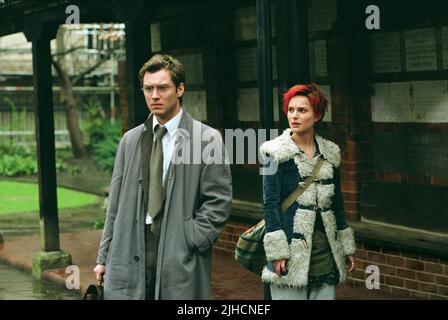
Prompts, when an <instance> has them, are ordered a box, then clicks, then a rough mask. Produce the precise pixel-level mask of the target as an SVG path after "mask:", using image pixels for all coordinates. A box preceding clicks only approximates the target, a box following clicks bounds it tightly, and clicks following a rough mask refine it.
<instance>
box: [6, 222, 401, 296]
mask: <svg viewBox="0 0 448 320" xmlns="http://www.w3.org/2000/svg"><path fill="white" fill-rule="evenodd" d="M100 238H101V230H94V231H90V230H87V231H78V232H73V233H63V234H61V237H60V241H61V248H62V249H63V250H64V251H65V252H67V253H70V254H71V255H72V259H73V264H75V265H77V266H78V267H79V268H80V280H81V291H82V290H84V289H85V288H86V287H87V285H89V284H90V283H92V282H95V277H94V274H93V272H92V269H93V268H94V266H95V258H96V254H97V249H98V244H99V242H100ZM39 250H40V237H39V236H28V237H23V238H18V239H14V240H12V241H10V242H8V241H6V242H5V243H4V244H0V261H3V262H6V263H8V264H10V265H13V266H16V267H19V268H21V269H25V270H28V271H30V270H31V261H32V256H33V254H34V253H35V252H37V251H39ZM68 275H69V274H66V273H65V269H56V270H50V271H47V272H45V273H44V275H43V277H44V278H45V279H48V280H50V281H55V282H57V283H59V284H60V285H62V286H65V278H66V277H67V276H68ZM212 286H213V293H214V298H215V299H220V300H221V299H223V300H224V299H225V300H227V299H232V300H245V299H248V300H261V299H263V289H262V285H261V282H260V279H259V277H258V276H256V275H254V274H252V273H250V272H247V271H245V270H244V269H242V268H241V267H240V266H239V265H238V264H237V263H236V262H235V261H234V259H233V257H229V256H226V255H223V254H220V253H219V252H215V255H214V260H213V271H212ZM336 297H337V299H343V300H347V299H348V300H354V299H362V300H379V299H386V300H391V299H396V298H395V297H393V296H390V295H387V294H384V293H381V292H378V291H375V290H367V289H365V288H353V287H350V286H348V285H339V286H338V287H337V290H336Z"/></svg>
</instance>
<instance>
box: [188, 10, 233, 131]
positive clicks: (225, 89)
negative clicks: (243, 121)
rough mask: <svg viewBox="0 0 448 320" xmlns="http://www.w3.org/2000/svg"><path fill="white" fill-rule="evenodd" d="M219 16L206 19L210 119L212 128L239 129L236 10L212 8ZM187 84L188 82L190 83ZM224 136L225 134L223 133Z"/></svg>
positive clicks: (204, 57) (207, 85)
mask: <svg viewBox="0 0 448 320" xmlns="http://www.w3.org/2000/svg"><path fill="white" fill-rule="evenodd" d="M213 8H214V9H213V10H214V11H213V12H216V14H208V15H207V17H204V19H205V21H207V24H208V25H209V26H210V28H209V30H207V33H206V43H205V49H204V51H203V70H204V85H205V87H206V91H207V109H208V110H207V115H208V122H209V124H210V125H211V126H212V127H215V128H219V129H221V130H222V129H224V128H233V127H235V126H236V121H237V119H238V110H237V105H236V79H235V78H236V74H235V70H234V68H231V67H229V66H234V65H235V60H234V58H235V56H234V52H233V45H232V44H233V19H234V16H233V10H232V4H231V3H230V2H221V3H218V4H216V5H215V6H214V7H213ZM187 80H188V79H187ZM222 133H224V132H222Z"/></svg>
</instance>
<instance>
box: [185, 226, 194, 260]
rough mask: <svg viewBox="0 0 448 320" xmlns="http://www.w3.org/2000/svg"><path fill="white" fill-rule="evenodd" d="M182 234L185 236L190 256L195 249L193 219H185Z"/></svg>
mask: <svg viewBox="0 0 448 320" xmlns="http://www.w3.org/2000/svg"><path fill="white" fill-rule="evenodd" d="M184 236H185V243H186V245H187V249H188V256H189V257H191V256H192V255H193V251H194V249H195V245H194V243H193V219H188V220H185V222H184Z"/></svg>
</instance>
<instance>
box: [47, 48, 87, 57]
mask: <svg viewBox="0 0 448 320" xmlns="http://www.w3.org/2000/svg"><path fill="white" fill-rule="evenodd" d="M86 48H87V47H86V46H79V47H73V48H70V49H67V50H64V51H60V52H55V53H53V54H52V55H51V56H52V57H56V56H65V55H66V54H69V53H72V52H73V51H76V50H80V49H86Z"/></svg>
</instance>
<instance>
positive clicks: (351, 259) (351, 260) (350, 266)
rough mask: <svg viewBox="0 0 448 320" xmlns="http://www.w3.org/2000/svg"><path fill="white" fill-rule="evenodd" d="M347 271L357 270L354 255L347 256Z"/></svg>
mask: <svg viewBox="0 0 448 320" xmlns="http://www.w3.org/2000/svg"><path fill="white" fill-rule="evenodd" d="M345 261H346V265H345V267H346V268H347V272H352V271H353V270H355V258H354V257H353V256H345Z"/></svg>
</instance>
